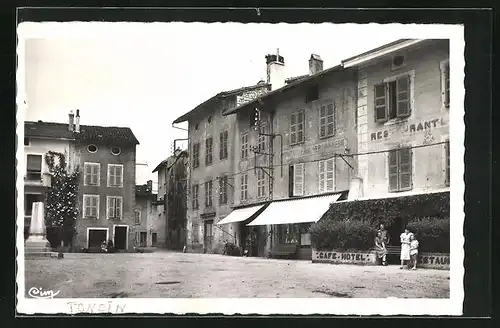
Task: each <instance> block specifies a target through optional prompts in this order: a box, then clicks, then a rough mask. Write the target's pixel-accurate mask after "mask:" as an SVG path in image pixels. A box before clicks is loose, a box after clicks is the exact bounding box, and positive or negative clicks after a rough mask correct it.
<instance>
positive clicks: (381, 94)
mask: <svg viewBox="0 0 500 328" xmlns="http://www.w3.org/2000/svg"><path fill="white" fill-rule="evenodd" d="M374 89H375V90H374V94H375V97H374V98H375V122H385V121H387V96H386V85H385V83H380V84H377V85H375V87H374Z"/></svg>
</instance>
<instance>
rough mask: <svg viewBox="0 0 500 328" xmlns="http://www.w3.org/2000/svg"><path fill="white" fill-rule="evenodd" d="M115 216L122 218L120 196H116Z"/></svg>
mask: <svg viewBox="0 0 500 328" xmlns="http://www.w3.org/2000/svg"><path fill="white" fill-rule="evenodd" d="M115 206H116V207H115V217H116V218H119V219H121V217H122V211H121V209H122V200H121V199H120V198H115Z"/></svg>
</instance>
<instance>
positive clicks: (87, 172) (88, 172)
mask: <svg viewBox="0 0 500 328" xmlns="http://www.w3.org/2000/svg"><path fill="white" fill-rule="evenodd" d="M83 170H84V172H83V184H84V185H88V184H91V183H92V166H90V165H84V166H83ZM87 213H88V212H87Z"/></svg>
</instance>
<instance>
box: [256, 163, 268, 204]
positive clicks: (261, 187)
mask: <svg viewBox="0 0 500 328" xmlns="http://www.w3.org/2000/svg"><path fill="white" fill-rule="evenodd" d="M265 195H266V173H265V172H264V169H262V168H260V169H258V170H257V197H265Z"/></svg>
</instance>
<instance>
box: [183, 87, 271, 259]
mask: <svg viewBox="0 0 500 328" xmlns="http://www.w3.org/2000/svg"><path fill="white" fill-rule="evenodd" d="M268 87H269V86H268V84H266V83H259V84H257V85H254V86H250V87H245V88H240V89H237V90H232V91H226V92H221V93H219V94H217V95H215V96H214V97H212V98H210V99H209V100H207V101H205V102H204V103H202V104H200V105H199V106H197V107H196V108H194V109H193V110H191V111H190V112H189V113H187V114H185V115H183V116H181V117H179V118H178V119H177V120H175V121H174V123H181V122H184V121H188V124H189V127H188V137H189V155H190V158H189V162H190V165H188V167H189V170H188V172H187V173H188V186H189V188H188V190H187V194H188V197H187V214H186V217H187V220H186V227H187V235H186V246H187V248H188V249H189V250H190V251H194V252H207V253H212V252H217V253H219V252H221V250H222V247H223V243H224V241H225V240H235V239H237V238H238V236H237V235H236V234H235V232H234V231H233V230H225V229H224V228H223V227H220V228H219V227H218V226H216V223H217V222H218V221H219V220H221V219H222V218H224V217H225V216H226V215H227V214H229V213H230V212H231V210H232V209H231V206H232V204H233V202H234V199H233V194H234V192H233V190H232V188H233V186H234V182H233V180H234V177H232V175H233V173H232V172H234V170H235V168H234V164H235V156H236V154H235V143H236V140H237V138H239V135H237V134H236V131H235V124H236V118H235V117H234V116H224V115H222V112H223V111H224V110H225V109H228V108H233V107H236V106H237V105H238V104H241V103H244V102H246V101H249V100H251V99H253V98H256V97H258V96H259V95H261V94H263V93H265V92H267V90H268Z"/></svg>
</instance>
